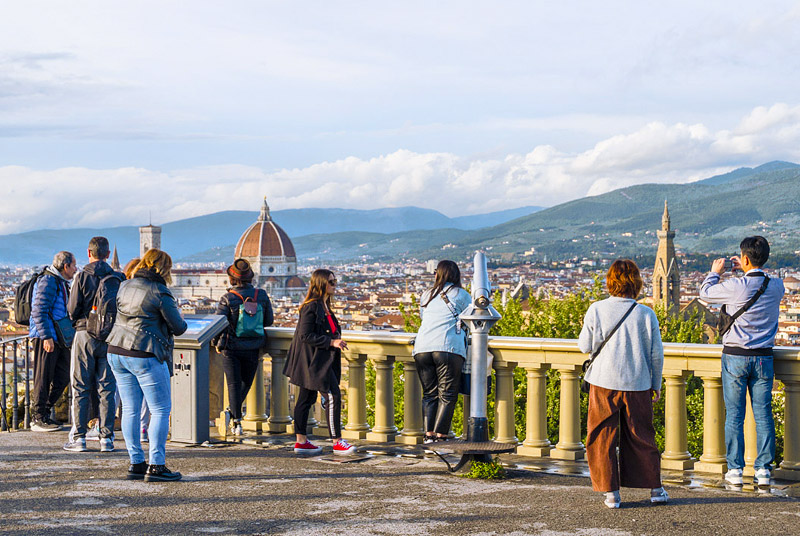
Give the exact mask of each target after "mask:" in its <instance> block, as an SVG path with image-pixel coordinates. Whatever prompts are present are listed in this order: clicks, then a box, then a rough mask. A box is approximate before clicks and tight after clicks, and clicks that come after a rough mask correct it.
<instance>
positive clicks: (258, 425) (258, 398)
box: [242, 355, 268, 433]
mask: <svg viewBox="0 0 800 536" xmlns="http://www.w3.org/2000/svg"><path fill="white" fill-rule="evenodd" d="M263 359H264V356H263V355H259V356H258V366H257V368H256V375H255V377H254V378H253V385H252V386H251V387H250V391H249V392H248V393H247V399H246V406H247V413H246V414H245V415H244V417H243V418H242V428H243V429H245V430H250V431H255V432H258V433H261V431H262V430H263V429H264V428H266V426H265V425H266V424H267V422H268V417H267V395H266V393H265V391H264V361H263Z"/></svg>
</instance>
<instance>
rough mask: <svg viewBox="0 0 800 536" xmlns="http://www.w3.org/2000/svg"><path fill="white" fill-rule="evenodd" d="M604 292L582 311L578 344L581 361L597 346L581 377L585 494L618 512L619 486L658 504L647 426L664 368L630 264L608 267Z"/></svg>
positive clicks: (657, 466)
mask: <svg viewBox="0 0 800 536" xmlns="http://www.w3.org/2000/svg"><path fill="white" fill-rule="evenodd" d="M606 285H607V286H608V292H609V294H611V296H610V297H609V298H607V299H605V300H601V301H599V302H595V303H593V304H592V305H591V306H590V307H589V310H588V311H587V312H586V316H585V317H584V320H583V329H582V330H581V335H580V339H579V341H578V344H579V346H580V349H581V351H582V352H584V353H587V354H590V353H593V352H595V351H596V350H597V349H598V348H600V346H601V345H602V350H601V351H600V353H599V354H598V355H597V357H596V359H595V360H594V362H593V363H592V365H591V366H590V367H589V370H588V371H587V372H586V377H585V379H586V381H587V382H588V383H589V384H590V385H591V388H590V391H589V418H588V427H587V428H588V430H587V432H588V433H587V436H586V456H587V459H588V462H589V473H590V474H591V477H592V487H593V489H594V490H595V491H602V492H604V493H605V498H604V499H605V500H604V503H605V505H606V506H608V507H609V508H619V505H620V495H619V488H620V486H625V487H628V488H649V489H650V501H651V502H653V503H665V502H667V500H669V496H668V495H667V492H666V490H664V488H663V487H662V486H661V457H660V455H659V452H658V448H657V447H656V441H655V429H654V427H653V402H654V401H657V400H658V399H659V397H660V396H661V369H662V368H663V365H664V349H663V347H662V345H661V332H660V331H659V327H658V320H657V319H656V315H655V313H654V312H653V310H652V309H650V308H649V307H645V306H643V305H638V304H637V303H636V297H637V296H638V295H639V292H640V291H641V290H642V277H641V275H640V274H639V268H638V267H637V266H636V263H634V262H633V261H632V260H628V259H620V260H617V261H615V262H614V263H613V264H612V265H611V268H610V269H609V270H608V274H607V276H606ZM626 314H627V316H626ZM617 325H619V327H618V328H617V330H616V331H615V332H614V328H615V326H617ZM612 332H613V333H612ZM606 339H607V340H606ZM603 341H605V344H603ZM617 447H619V459H617Z"/></svg>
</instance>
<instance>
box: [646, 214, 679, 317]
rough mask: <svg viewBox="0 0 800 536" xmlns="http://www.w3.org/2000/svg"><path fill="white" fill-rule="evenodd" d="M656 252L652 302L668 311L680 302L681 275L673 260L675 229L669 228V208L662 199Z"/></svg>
mask: <svg viewBox="0 0 800 536" xmlns="http://www.w3.org/2000/svg"><path fill="white" fill-rule="evenodd" d="M657 234H658V253H657V254H656V265H655V268H654V269H653V303H654V304H656V303H660V304H662V305H664V306H665V307H666V308H667V310H668V311H671V310H674V309H677V308H678V307H680V303H681V276H680V273H679V272H678V263H677V262H676V260H675V244H674V243H673V240H674V239H675V231H673V230H672V229H671V228H670V219H669V209H668V208H667V201H666V200H664V215H663V216H662V217H661V230H660V231H658V233H657Z"/></svg>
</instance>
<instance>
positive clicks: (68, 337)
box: [50, 315, 75, 350]
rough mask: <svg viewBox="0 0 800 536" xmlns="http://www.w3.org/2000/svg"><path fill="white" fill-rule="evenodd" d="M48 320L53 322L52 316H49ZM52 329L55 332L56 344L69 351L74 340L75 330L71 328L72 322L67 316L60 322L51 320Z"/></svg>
mask: <svg viewBox="0 0 800 536" xmlns="http://www.w3.org/2000/svg"><path fill="white" fill-rule="evenodd" d="M50 320H53V315H50ZM53 327H54V328H55V330H56V339H57V340H56V342H57V343H58V345H59V346H60V347H61V348H65V349H67V350H69V349H70V347H72V340H73V339H74V338H75V328H74V327H73V326H72V320H70V319H69V317H68V316H65V317H64V318H62V319H60V320H53Z"/></svg>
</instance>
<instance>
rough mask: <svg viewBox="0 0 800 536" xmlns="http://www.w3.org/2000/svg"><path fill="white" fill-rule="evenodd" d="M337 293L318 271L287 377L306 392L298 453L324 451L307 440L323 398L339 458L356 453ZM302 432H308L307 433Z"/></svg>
mask: <svg viewBox="0 0 800 536" xmlns="http://www.w3.org/2000/svg"><path fill="white" fill-rule="evenodd" d="M335 292H336V278H335V277H334V275H333V272H331V271H330V270H325V269H322V268H320V269H318V270H314V273H313V274H311V281H310V282H309V284H308V294H306V298H305V300H303V303H302V304H301V305H300V320H299V321H298V323H297V329H296V330H295V332H294V338H293V339H292V345H291V346H290V347H289V355H288V357H287V359H286V366H285V367H284V369H283V373H284V375H286V376H288V377H289V381H290V382H291V383H293V384H294V385H297V386H298V387H299V388H300V389H299V391H298V394H297V399H296V400H295V405H294V429H295V432H296V433H297V443H295V445H294V451H295V452H296V453H298V454H312V453H318V452H320V451H321V450H322V449H321V448H320V447H317V446H316V445H314V444H312V443H311V442H310V441H309V440H308V437H306V435H305V431H306V427H307V425H308V413H309V411H310V410H311V407H312V406H313V405H314V403H315V402H316V401H317V392H319V393H321V394H322V407H323V408H324V409H325V411H326V412H327V417H328V419H327V420H328V430H329V432H330V435H331V439H332V440H333V442H334V443H333V453H334V454H353V453H354V452H355V450H356V448H355V447H354V446H352V445H350V444H348V443H347V441H345V440H344V439H342V393H341V391H340V389H339V381H340V380H341V377H342V350H344V349H347V343H346V342H345V341H343V340H342V330H341V328H340V327H339V322H338V320H336V317H335V316H334V315H333V313H332V312H331V296H333V294H334V293H335ZM301 432H302V433H301Z"/></svg>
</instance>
